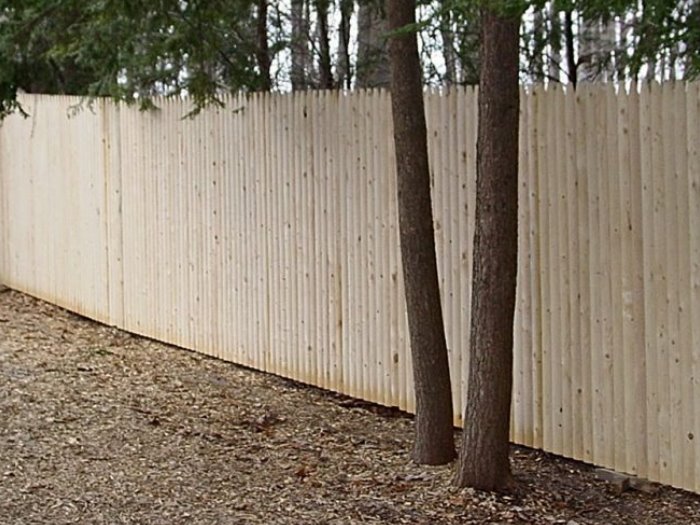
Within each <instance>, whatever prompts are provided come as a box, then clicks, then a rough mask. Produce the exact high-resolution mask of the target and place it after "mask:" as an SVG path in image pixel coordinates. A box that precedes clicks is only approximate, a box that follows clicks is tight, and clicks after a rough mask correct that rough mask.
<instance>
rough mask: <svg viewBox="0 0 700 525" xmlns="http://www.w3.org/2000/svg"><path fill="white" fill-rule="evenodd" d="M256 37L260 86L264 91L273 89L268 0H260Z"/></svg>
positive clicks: (256, 56)
mask: <svg viewBox="0 0 700 525" xmlns="http://www.w3.org/2000/svg"><path fill="white" fill-rule="evenodd" d="M256 22H257V27H256V37H257V40H258V45H257V46H256V49H255V58H256V61H257V63H258V68H259V69H260V87H261V89H262V90H263V91H270V89H272V79H271V77H270V47H269V45H268V42H267V0H258V17H257V21H256Z"/></svg>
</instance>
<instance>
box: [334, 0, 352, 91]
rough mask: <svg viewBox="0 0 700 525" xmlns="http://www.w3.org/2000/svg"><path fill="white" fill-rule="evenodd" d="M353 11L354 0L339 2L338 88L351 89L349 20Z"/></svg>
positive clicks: (341, 0)
mask: <svg viewBox="0 0 700 525" xmlns="http://www.w3.org/2000/svg"><path fill="white" fill-rule="evenodd" d="M354 9H355V0H340V25H339V26H338V66H337V72H338V87H339V88H343V87H344V88H345V89H350V88H351V87H352V71H351V69H350V19H351V18H352V12H353V11H354Z"/></svg>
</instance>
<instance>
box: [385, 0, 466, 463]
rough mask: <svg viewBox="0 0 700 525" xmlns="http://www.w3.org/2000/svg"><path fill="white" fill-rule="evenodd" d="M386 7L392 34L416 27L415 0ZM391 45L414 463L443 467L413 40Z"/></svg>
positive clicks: (445, 402) (448, 397) (448, 454)
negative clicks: (413, 407)
mask: <svg viewBox="0 0 700 525" xmlns="http://www.w3.org/2000/svg"><path fill="white" fill-rule="evenodd" d="M386 5H387V13H388V18H389V27H390V28H391V30H395V29H398V28H400V27H404V26H406V25H408V24H413V23H415V0H413V1H409V0H387V2H386ZM389 48H390V63H391V93H392V96H391V108H392V114H393V121H394V143H395V153H396V168H397V178H398V203H399V234H400V239H401V260H402V263H403V274H404V288H405V290H406V308H407V311H408V328H409V334H410V341H411V354H412V359H413V376H414V383H415V392H416V423H415V425H416V436H415V443H414V447H413V458H414V460H415V461H416V462H418V463H424V464H430V465H439V464H443V463H448V462H450V461H451V460H452V459H454V456H455V448H454V436H453V424H452V391H451V388H450V370H449V366H448V360H447V345H446V342H445V333H444V328H443V320H442V308H441V305H440V290H439V287H438V274H437V263H436V259H435V237H434V232H433V215H432V208H431V202H430V172H429V167H428V148H427V138H426V127H425V114H424V108H423V85H422V79H421V69H420V62H419V59H418V44H417V41H416V36H415V34H414V33H411V34H402V35H399V36H394V37H392V38H391V39H390V46H389Z"/></svg>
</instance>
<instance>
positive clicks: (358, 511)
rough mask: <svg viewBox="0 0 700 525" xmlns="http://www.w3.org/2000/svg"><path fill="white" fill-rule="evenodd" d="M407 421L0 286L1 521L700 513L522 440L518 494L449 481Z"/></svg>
mask: <svg viewBox="0 0 700 525" xmlns="http://www.w3.org/2000/svg"><path fill="white" fill-rule="evenodd" d="M412 424H413V422H412V419H411V418H410V417H409V416H407V415H405V414H403V413H401V412H399V411H397V410H392V409H387V408H384V407H378V406H376V405H371V404H369V403H364V402H361V401H357V400H352V399H350V398H347V397H345V396H341V395H338V394H334V393H331V392H326V391H323V390H320V389H317V388H313V387H308V386H304V385H301V384H298V383H295V382H293V381H289V380H286V379H283V378H280V377H277V376H273V375H269V374H264V373H261V372H257V371H253V370H250V369H247V368H243V367H240V366H236V365H234V364H231V363H227V362H223V361H220V360H217V359H213V358H209V357H206V356H203V355H200V354H197V353H194V352H190V351H187V350H183V349H179V348H174V347H172V346H168V345H166V344H162V343H158V342H155V341H153V340H150V339H146V338H141V337H137V336H133V335H130V334H128V333H126V332H123V331H120V330H117V329H115V328H112V327H108V326H105V325H101V324H99V323H96V322H93V321H90V320H87V319H85V318H82V317H80V316H78V315H75V314H73V313H70V312H68V311H66V310H63V309H61V308H58V307H56V306H53V305H50V304H48V303H45V302H42V301H39V300H37V299H34V298H32V297H29V296H27V295H24V294H21V293H18V292H15V291H8V290H6V289H5V291H3V293H0V522H2V523H3V524H8V525H10V524H23V525H24V524H32V523H41V524H44V523H51V524H64V523H65V524H68V523H81V524H82V523H90V524H92V523H94V524H137V523H138V524H179V523H182V524H194V523H197V524H198V523H207V524H208V523H211V524H238V523H241V524H248V523H250V524H256V523H265V524H365V523H366V524H372V523H392V524H404V523H406V524H441V523H445V524H451V523H460V524H483V523H498V524H504V523H520V524H525V523H528V524H529V523H532V524H547V525H552V524H563V525H577V524H584V523H630V524H632V523H634V524H652V523H664V524H675V523H678V524H681V523H684V524H686V523H700V497H698V496H696V495H694V494H690V493H687V492H684V491H680V490H675V489H672V488H669V487H661V486H653V490H645V491H642V490H627V489H628V488H629V486H628V485H625V486H622V488H620V487H619V486H616V485H615V484H614V483H608V482H606V481H603V480H601V479H599V478H598V477H597V476H596V474H595V471H594V469H593V467H591V466H589V465H585V464H582V463H578V462H575V461H571V460H567V459H564V458H560V457H557V456H554V455H550V454H547V453H544V452H541V451H537V450H532V449H528V448H525V447H518V446H513V447H512V463H513V470H514V474H515V479H516V482H517V485H516V488H515V490H514V491H512V492H511V493H508V494H493V493H487V492H479V491H474V490H471V489H462V490H460V489H457V488H455V487H453V486H452V485H451V483H450V482H451V477H452V469H453V468H454V465H450V466H444V467H424V466H419V465H416V464H414V463H412V462H411V460H410V448H411V439H412Z"/></svg>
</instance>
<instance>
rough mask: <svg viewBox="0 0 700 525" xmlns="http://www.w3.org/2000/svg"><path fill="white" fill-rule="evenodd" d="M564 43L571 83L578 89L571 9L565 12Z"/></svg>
mask: <svg viewBox="0 0 700 525" xmlns="http://www.w3.org/2000/svg"><path fill="white" fill-rule="evenodd" d="M564 41H565V42H566V69H567V74H568V76H569V82H571V85H572V86H574V88H576V84H577V83H578V63H577V62H576V50H575V49H574V18H573V14H572V11H571V9H567V10H566V11H564Z"/></svg>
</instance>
